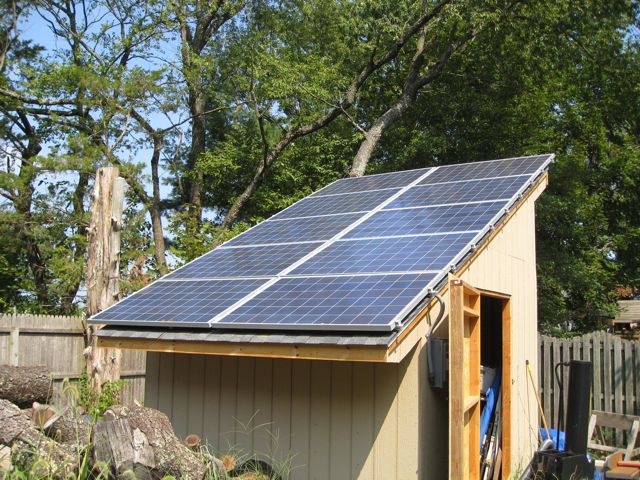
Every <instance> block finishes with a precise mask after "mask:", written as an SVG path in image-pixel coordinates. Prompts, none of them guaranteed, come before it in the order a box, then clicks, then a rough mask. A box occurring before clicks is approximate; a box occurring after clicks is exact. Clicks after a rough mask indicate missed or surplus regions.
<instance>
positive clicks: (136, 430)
mask: <svg viewBox="0 0 640 480" xmlns="http://www.w3.org/2000/svg"><path fill="white" fill-rule="evenodd" d="M93 443H94V445H95V450H94V455H95V460H96V461H102V462H106V463H108V464H109V465H111V466H112V468H113V469H114V470H115V474H116V477H121V476H124V475H123V473H124V472H125V471H127V470H132V471H133V472H134V473H135V474H136V477H137V478H143V479H145V478H147V479H148V478H153V479H160V478H163V477H166V476H168V475H171V476H173V477H174V478H190V479H192V480H199V479H201V478H203V477H204V475H205V474H206V473H207V466H206V465H205V464H204V463H203V462H201V460H200V459H199V458H198V456H197V455H196V454H195V453H194V452H192V451H191V450H189V448H188V447H187V446H186V445H184V444H183V443H182V442H181V441H180V439H179V438H178V437H176V435H175V434H174V432H173V427H172V426H171V422H169V419H168V418H167V416H166V415H165V414H164V413H162V412H160V411H158V410H154V409H152V408H145V407H133V408H129V407H123V406H116V407H112V408H110V409H109V410H107V412H105V416H104V419H103V420H101V421H100V422H98V423H97V424H96V426H95V428H94V433H93Z"/></svg>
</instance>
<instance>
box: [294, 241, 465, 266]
mask: <svg viewBox="0 0 640 480" xmlns="http://www.w3.org/2000/svg"><path fill="white" fill-rule="evenodd" d="M475 235H476V233H475V232H472V233H459V234H451V235H429V236H418V237H392V238H371V239H367V240H352V241H349V240H341V241H338V242H335V243H334V244H333V245H331V246H330V247H329V248H327V249H325V250H323V251H321V252H320V253H318V254H316V255H315V256H313V257H311V258H310V259H309V260H307V261H306V262H304V263H303V264H302V265H300V266H299V267H297V268H296V269H294V270H293V271H292V272H291V275H319V274H325V275H331V274H346V273H378V272H411V271H425V270H434V271H437V270H441V269H443V268H446V267H447V266H448V262H450V261H451V259H452V258H453V257H454V256H455V254H456V253H458V252H459V251H460V250H461V249H462V248H463V247H464V246H465V245H467V244H468V243H469V242H470V241H471V240H473V237H474V236H475Z"/></svg>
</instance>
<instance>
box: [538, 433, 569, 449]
mask: <svg viewBox="0 0 640 480" xmlns="http://www.w3.org/2000/svg"><path fill="white" fill-rule="evenodd" d="M540 435H541V436H542V441H543V442H544V441H545V440H546V439H547V432H546V431H545V429H544V428H541V429H540ZM549 435H551V441H552V442H553V446H554V448H555V449H556V450H560V451H561V452H564V432H563V431H560V438H559V439H558V445H556V438H558V430H556V429H555V428H550V429H549Z"/></svg>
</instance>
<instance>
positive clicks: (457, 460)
mask: <svg viewBox="0 0 640 480" xmlns="http://www.w3.org/2000/svg"><path fill="white" fill-rule="evenodd" d="M450 283H451V284H452V287H451V290H450V292H449V301H450V307H449V308H450V310H449V478H458V479H461V480H462V479H465V478H469V476H468V465H467V457H466V455H465V452H464V451H463V448H464V396H465V395H464V394H465V392H464V342H463V341H462V338H463V335H464V314H463V307H464V296H463V295H464V292H463V290H462V286H460V288H456V287H455V286H453V282H450Z"/></svg>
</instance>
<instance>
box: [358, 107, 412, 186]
mask: <svg viewBox="0 0 640 480" xmlns="http://www.w3.org/2000/svg"><path fill="white" fill-rule="evenodd" d="M412 103H413V102H412V99H411V97H410V96H408V95H403V96H402V97H401V98H400V100H399V101H398V102H397V103H395V104H394V105H393V106H392V107H391V108H389V109H388V110H387V111H386V112H384V113H383V114H382V115H380V116H379V117H378V118H377V119H376V121H375V122H373V125H372V126H371V128H370V129H369V130H368V131H367V135H366V137H365V139H364V141H363V142H362V143H361V144H360V148H358V153H356V156H355V157H354V159H353V163H352V165H351V171H350V172H349V176H351V177H361V176H362V175H364V172H365V170H366V169H367V164H368V163H369V160H370V159H371V155H373V152H374V150H375V148H376V146H377V145H378V142H379V141H380V138H381V137H382V134H383V133H384V131H385V130H386V129H387V128H388V127H389V126H390V125H392V124H393V122H395V121H396V120H398V119H399V118H400V117H401V116H402V115H403V114H404V113H405V112H406V111H407V110H408V109H409V106H410V105H411V104H412Z"/></svg>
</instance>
